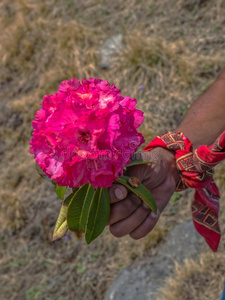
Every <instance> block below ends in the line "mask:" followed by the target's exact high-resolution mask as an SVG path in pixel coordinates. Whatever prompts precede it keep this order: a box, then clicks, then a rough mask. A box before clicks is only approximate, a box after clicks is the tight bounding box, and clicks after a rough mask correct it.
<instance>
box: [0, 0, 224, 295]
mask: <svg viewBox="0 0 225 300" xmlns="http://www.w3.org/2000/svg"><path fill="white" fill-rule="evenodd" d="M0 32H1V35H0V63H1V68H0V170H1V172H0V299H15V300H19V299H20V300H22V299H26V300H36V299H38V300H39V299H54V300H68V299H76V300H83V299H84V300H93V299H103V296H104V293H105V292H106V290H107V288H108V287H109V285H110V284H111V282H112V281H113V279H114V278H115V276H116V274H117V272H118V271H119V270H120V269H121V268H122V267H124V266H127V265H129V264H132V263H134V262H135V261H137V260H138V258H140V257H144V256H151V255H154V254H156V253H157V249H158V247H159V245H160V243H162V242H163V240H164V239H165V238H166V233H167V232H168V230H170V229H171V228H173V226H175V225H176V224H177V223H179V222H182V221H183V220H187V219H189V218H190V211H189V210H190V197H189V196H188V195H187V194H185V195H184V196H182V197H181V198H180V199H179V201H177V199H178V198H179V197H178V195H176V194H175V196H174V197H173V198H172V200H171V202H170V204H169V205H168V208H167V210H166V212H165V214H164V216H163V217H162V218H161V221H160V222H159V225H158V226H157V228H156V229H155V230H154V231H153V233H152V234H150V235H149V236H147V237H146V238H144V239H142V240H141V241H133V240H131V239H130V238H128V237H124V238H121V239H116V238H114V237H112V236H111V235H110V234H109V232H108V230H107V229H106V230H105V232H104V234H103V235H102V236H101V237H100V238H98V239H97V240H96V241H94V242H93V243H92V244H91V245H90V246H89V247H87V246H86V245H85V243H84V242H83V241H81V242H79V241H77V240H75V238H74V237H73V236H71V235H68V239H62V240H60V241H58V242H56V243H54V244H52V243H51V235H52V231H53V227H54V223H55V221H56V218H57V214H58V210H59V207H60V200H59V199H57V198H56V196H55V195H54V192H53V187H52V186H50V185H48V184H47V183H46V182H43V181H42V180H41V179H40V178H39V177H38V175H37V173H36V171H35V168H34V160H33V158H32V157H31V155H30V154H29V153H28V151H29V140H30V138H31V132H32V127H31V121H32V119H33V117H34V113H35V111H36V110H37V109H39V108H40V106H39V103H40V102H41V99H42V97H43V95H45V94H48V93H53V92H55V91H57V89H58V86H59V84H60V82H61V81H62V80H65V79H69V78H72V77H77V78H79V79H81V78H82V77H87V78H88V77H98V78H102V79H106V80H109V81H110V83H114V84H115V85H116V86H117V87H119V88H120V89H121V91H122V95H124V96H125V95H129V96H132V97H136V98H137V101H138V108H139V109H142V110H143V111H144V112H145V117H146V119H145V122H144V125H143V126H142V128H141V131H142V132H143V133H144V135H145V137H146V140H147V141H149V140H150V138H152V137H154V136H155V135H156V134H157V133H160V132H162V131H165V130H169V129H174V128H176V126H177V125H178V124H179V122H180V121H181V120H182V118H183V116H184V115H185V113H186V111H187V109H188V108H189V106H190V104H191V103H192V102H193V101H194V100H195V99H196V97H197V96H198V95H199V94H201V93H202V92H203V91H204V90H205V89H206V88H207V87H208V86H209V85H210V84H211V83H212V82H213V80H214V79H215V77H216V76H217V75H218V74H219V72H220V71H221V70H222V68H223V67H224V66H225V55H224V53H225V51H224V50H225V2H224V0H170V1H169V0H160V1H159V0H158V1H156V0H123V1H122V0H121V1H120V0H114V1H108V0H85V1H79V0H73V1H69V0H67V1H64V0H39V1H37V0H26V1H25V0H24V1H22V0H10V1H7V0H2V1H1V2H0ZM115 34H123V43H124V47H123V50H122V51H120V52H119V53H118V54H117V57H116V59H115V62H114V64H113V65H112V68H111V69H109V70H102V69H100V68H99V66H98V60H99V49H100V45H101V44H102V42H103V41H105V39H107V38H109V37H111V36H113V35H115ZM140 86H143V89H140ZM216 176H217V181H218V183H219V185H220V188H221V193H222V196H224V197H223V199H222V211H221V223H222V230H223V234H224V235H225V204H224V198H225V190H224V188H223V186H224V167H223V166H221V167H219V168H218V170H217V173H216ZM224 250H225V241H224V238H223V240H222V243H221V246H220V250H219V252H218V253H217V254H211V253H210V252H207V251H206V253H204V254H203V255H201V258H200V260H199V261H198V262H192V261H187V262H186V264H185V265H184V266H177V269H176V272H175V275H173V276H172V277H171V278H170V279H169V280H168V281H167V282H166V283H163V282H162V293H163V295H164V296H162V295H161V296H160V297H159V299H161V300H162V299H167V300H174V299H177V300H179V299H182V300H189V299H191V300H195V299H196V300H197V299H201V300H205V299H217V298H218V297H219V294H220V291H221V289H222V283H223V276H224V273H225V269H224V263H225V257H224ZM163 297H164V298H163Z"/></svg>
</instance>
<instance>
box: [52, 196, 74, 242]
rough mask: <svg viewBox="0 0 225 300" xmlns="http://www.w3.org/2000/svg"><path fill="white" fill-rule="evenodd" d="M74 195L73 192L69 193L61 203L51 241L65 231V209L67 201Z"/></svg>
mask: <svg viewBox="0 0 225 300" xmlns="http://www.w3.org/2000/svg"><path fill="white" fill-rule="evenodd" d="M74 195H75V194H74V193H71V194H70V195H69V196H68V197H67V198H66V199H65V201H64V202H63V204H62V206H61V209H60V212H59V216H58V219H57V221H56V224H55V228H54V232H53V237H52V241H55V240H57V239H59V238H61V237H62V236H63V235H64V234H65V233H66V231H67V230H68V226H67V220H66V216H67V210H68V205H69V203H70V201H71V200H72V198H73V196H74ZM65 222H66V223H65Z"/></svg>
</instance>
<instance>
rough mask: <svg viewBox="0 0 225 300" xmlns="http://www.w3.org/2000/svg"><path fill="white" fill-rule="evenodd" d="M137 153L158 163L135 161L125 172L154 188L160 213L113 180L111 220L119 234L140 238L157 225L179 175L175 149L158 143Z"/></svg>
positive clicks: (115, 231) (151, 188)
mask: <svg viewBox="0 0 225 300" xmlns="http://www.w3.org/2000/svg"><path fill="white" fill-rule="evenodd" d="M136 155H137V156H138V157H137V159H138V160H147V161H154V162H156V163H157V164H153V163H148V164H142V165H136V166H133V167H129V168H127V171H126V172H125V175H126V176H130V177H137V178H138V179H139V181H140V182H141V183H142V184H144V185H145V187H147V188H148V189H149V190H150V191H151V193H152V195H153V197H154V199H155V201H156V204H157V208H158V210H157V215H155V214H154V213H153V212H152V211H151V209H150V208H149V207H148V206H147V204H145V203H144V202H143V201H142V200H141V199H140V198H138V197H137V196H136V195H135V194H134V193H132V192H128V190H127V189H126V188H125V187H124V186H123V185H121V184H113V185H112V186H111V187H110V188H109V194H110V198H111V209H110V217H109V222H108V224H109V229H110V232H111V233H112V234H113V235H114V236H116V237H122V236H124V235H127V234H129V235H130V236H131V237H132V238H133V239H140V238H143V237H144V236H146V235H147V234H148V233H149V232H150V231H151V230H152V229H153V228H154V226H155V225H156V223H157V221H158V219H159V217H160V213H161V212H162V211H163V209H164V208H165V207H166V205H167V203H168V202H169V199H170V197H171V196H172V194H173V193H174V191H175V189H176V184H177V182H178V181H179V179H180V175H179V172H178V170H177V168H176V163H175V157H174V153H173V152H172V151H169V150H166V149H163V148H160V147H158V148H155V149H153V150H151V151H149V152H141V153H137V154H136Z"/></svg>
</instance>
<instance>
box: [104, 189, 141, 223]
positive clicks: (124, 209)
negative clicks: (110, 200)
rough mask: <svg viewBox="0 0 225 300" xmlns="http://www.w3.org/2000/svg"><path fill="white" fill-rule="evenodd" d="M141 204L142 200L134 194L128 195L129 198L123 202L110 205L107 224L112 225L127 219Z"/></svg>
mask: <svg viewBox="0 0 225 300" xmlns="http://www.w3.org/2000/svg"><path fill="white" fill-rule="evenodd" d="M117 201H118V200H117ZM141 202H142V200H141V199H140V198H138V197H137V196H136V195H135V194H129V197H127V198H126V199H125V200H123V201H120V202H117V203H114V204H111V208H110V217H109V221H108V224H109V225H112V224H113V223H116V222H118V221H120V220H122V219H125V218H127V217H129V216H130V215H131V214H132V213H133V212H134V211H135V210H136V209H137V207H138V206H139V205H140V204H141Z"/></svg>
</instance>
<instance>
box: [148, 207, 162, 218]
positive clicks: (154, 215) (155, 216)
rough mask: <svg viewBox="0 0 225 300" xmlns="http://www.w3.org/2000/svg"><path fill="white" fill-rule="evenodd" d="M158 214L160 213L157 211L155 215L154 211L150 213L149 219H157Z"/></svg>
mask: <svg viewBox="0 0 225 300" xmlns="http://www.w3.org/2000/svg"><path fill="white" fill-rule="evenodd" d="M159 213H160V212H159V210H158V209H157V214H155V213H154V211H151V213H150V214H151V218H157V217H158V215H159Z"/></svg>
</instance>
